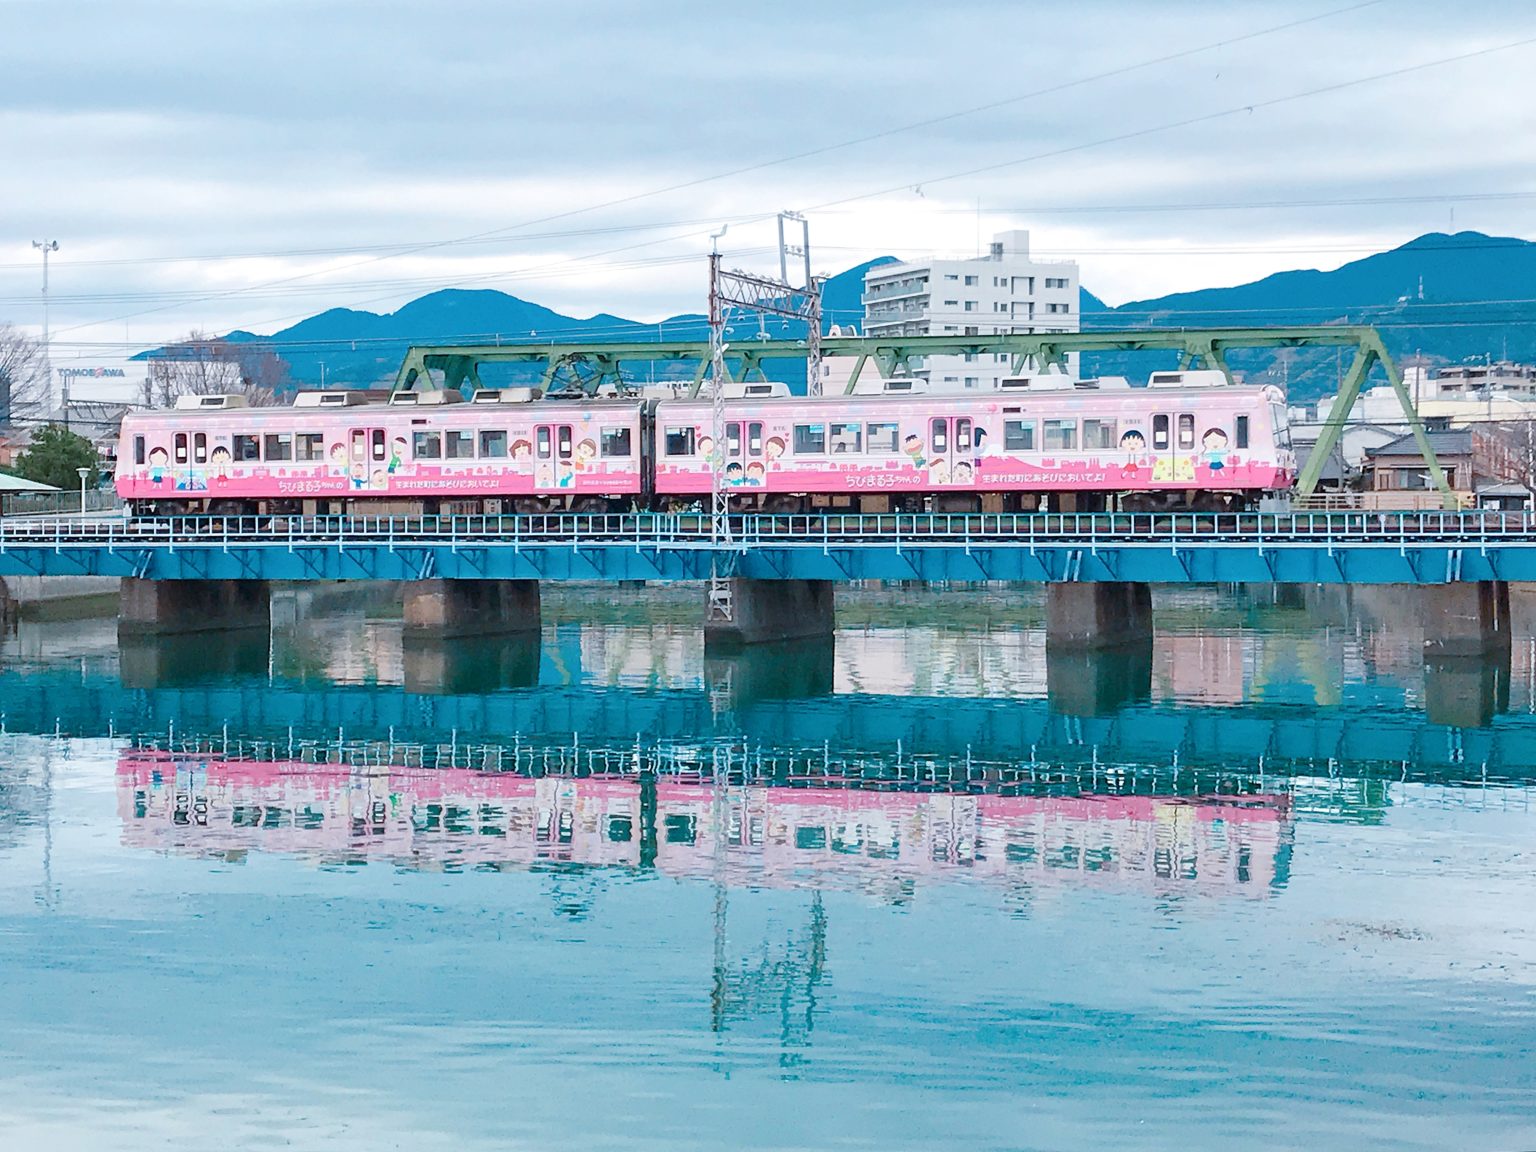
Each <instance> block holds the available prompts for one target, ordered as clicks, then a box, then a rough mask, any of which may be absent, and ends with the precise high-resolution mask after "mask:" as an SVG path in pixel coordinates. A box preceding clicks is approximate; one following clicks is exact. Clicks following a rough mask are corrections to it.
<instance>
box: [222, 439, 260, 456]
mask: <svg viewBox="0 0 1536 1152" xmlns="http://www.w3.org/2000/svg"><path fill="white" fill-rule="evenodd" d="M230 454H231V455H232V456H234V458H235V459H236V460H238V461H251V460H260V459H261V441H260V440H259V439H258V438H257V437H255V436H246V435H242V434H240V433H236V434H235V435H234V436H232V437H230Z"/></svg>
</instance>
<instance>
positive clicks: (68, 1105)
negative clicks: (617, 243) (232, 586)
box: [0, 588, 1536, 1152]
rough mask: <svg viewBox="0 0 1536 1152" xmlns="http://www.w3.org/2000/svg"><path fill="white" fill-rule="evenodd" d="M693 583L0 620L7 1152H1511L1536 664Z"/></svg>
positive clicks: (1526, 1070)
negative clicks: (725, 656)
mask: <svg viewBox="0 0 1536 1152" xmlns="http://www.w3.org/2000/svg"><path fill="white" fill-rule="evenodd" d="M839 596H840V600H839V611H838V620H839V632H838V635H837V637H836V640H835V643H834V644H832V645H810V646H805V645H801V646H796V647H792V648H790V649H788V650H775V651H767V652H761V653H753V654H749V655H747V656H745V657H742V658H739V659H736V660H705V659H704V658H703V655H702V652H701V650H700V641H699V635H698V631H697V627H696V617H697V612H698V608H699V605H700V603H701V596H700V593H699V590H698V589H696V588H693V589H675V590H666V589H648V590H641V591H634V592H628V591H619V592H615V591H612V590H607V589H571V590H568V591H566V592H565V593H563V594H561V595H560V596H559V597H556V596H554V595H551V594H548V593H547V594H546V604H545V627H544V631H543V634H542V636H541V637H539V638H538V639H537V640H510V641H509V640H478V641H475V642H462V643H458V644H448V645H443V644H439V645H423V644H420V643H406V642H404V641H402V637H401V630H400V624H399V619H398V616H399V603H398V595H395V596H393V597H392V596H391V595H390V594H389V592H388V590H381V591H379V592H377V593H375V594H371V595H369V594H364V595H348V594H331V593H326V594H308V593H305V594H298V595H294V594H282V595H280V597H279V599H278V601H277V602H276V603H275V605H274V628H273V632H272V634H271V636H270V637H268V636H267V635H265V634H258V635H256V636H250V635H245V636H224V637H214V638H208V637H203V638H200V639H197V640H193V641H181V642H168V641H161V642H145V641H139V642H135V643H133V644H129V645H127V646H126V647H122V648H120V647H119V645H118V642H117V640H116V637H115V632H114V626H113V622H112V621H110V620H89V619H87V620H74V621H70V620H54V621H23V622H22V623H21V625H20V626H19V628H18V631H17V632H16V634H14V635H13V636H11V637H9V638H8V639H7V640H6V641H5V642H4V644H3V646H0V716H3V724H4V728H3V734H0V965H3V972H4V979H3V980H0V1147H4V1148H8V1149H9V1148H15V1149H31V1148H46V1149H49V1150H50V1152H63V1150H67V1149H77V1148H78V1149H101V1148H113V1149H119V1148H121V1149H141V1148H142V1149H151V1148H153V1149H161V1148H174V1149H205V1148H225V1149H265V1148H323V1149H331V1148H336V1149H369V1150H373V1149H383V1148H408V1149H429V1150H430V1149H455V1150H475V1149H482V1148H484V1149H492V1148H495V1149H507V1148H513V1149H523V1148H526V1149H552V1148H572V1147H574V1148H603V1149H606V1148H616V1149H718V1148H748V1149H812V1148H817V1149H819V1148H870V1149H882V1150H884V1149H931V1148H951V1147H965V1148H969V1149H1005V1148H1006V1149H1016V1148H1083V1147H1136V1148H1153V1149H1158V1148H1170V1149H1171V1148H1179V1149H1187V1148H1230V1147H1246V1148H1255V1147H1257V1148H1349V1149H1360V1148H1378V1147H1379V1148H1469V1149H1471V1148H1477V1149H1489V1148H1528V1147H1532V1146H1536V1051H1533V1046H1536V963H1533V962H1536V929H1533V916H1532V909H1533V908H1536V898H1533V897H1536V883H1533V876H1532V870H1533V865H1536V810H1533V782H1536V713H1533V710H1536V693H1533V681H1536V660H1533V659H1532V653H1533V651H1536V640H1533V639H1532V629H1531V627H1530V625H1529V622H1528V621H1526V620H1525V619H1523V618H1522V619H1520V620H1519V621H1518V624H1519V627H1518V628H1517V631H1518V633H1519V635H1518V636H1517V639H1516V642H1515V646H1514V651H1513V655H1512V657H1511V658H1510V659H1509V660H1507V661H1505V660H1493V661H1478V662H1472V663H1461V664H1454V663H1453V664H1448V665H1436V666H1433V667H1430V668H1426V667H1424V665H1423V661H1422V658H1421V655H1420V649H1421V646H1422V634H1421V632H1420V631H1419V630H1418V628H1417V625H1416V624H1415V623H1414V620H1413V612H1412V604H1411V602H1409V601H1407V600H1399V599H1396V598H1394V596H1393V594H1392V593H1391V592H1390V591H1389V592H1378V593H1365V592H1362V593H1359V594H1357V595H1356V596H1355V597H1353V598H1349V597H1346V596H1343V595H1342V594H1326V593H1323V592H1308V593H1305V594H1302V593H1287V594H1284V595H1282V594H1279V593H1276V592H1275V591H1274V590H1271V589H1236V590H1234V589H1226V590H1223V589H1191V590H1186V591H1180V592H1178V593H1175V594H1169V595H1160V596H1159V598H1158V600H1157V604H1156V622H1157V629H1158V636H1157V639H1156V642H1155V644H1154V645H1153V646H1152V647H1151V648H1150V649H1145V650H1141V651H1132V652H1128V653H1116V654H1113V655H1108V656H1103V657H1097V658H1082V657H1078V658H1059V659H1058V658H1057V657H1056V656H1055V655H1054V654H1053V655H1052V656H1051V657H1049V658H1048V656H1047V654H1046V651H1045V643H1044V634H1043V630H1042V619H1043V613H1042V611H1041V607H1040V601H1039V597H1038V594H1037V593H1034V592H1029V591H1019V590H1002V589H977V588H970V589H952V590H947V591H942V592H938V591H915V590H910V589H889V590H866V591H863V592H854V593H848V594H844V593H841V592H840V593H839Z"/></svg>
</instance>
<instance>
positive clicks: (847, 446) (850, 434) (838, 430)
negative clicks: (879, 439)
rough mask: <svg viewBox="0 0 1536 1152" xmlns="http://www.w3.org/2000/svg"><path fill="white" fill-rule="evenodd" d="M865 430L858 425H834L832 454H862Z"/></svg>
mask: <svg viewBox="0 0 1536 1152" xmlns="http://www.w3.org/2000/svg"><path fill="white" fill-rule="evenodd" d="M863 450H864V429H863V428H862V427H860V426H859V425H857V424H834V425H832V452H833V454H834V455H835V454H837V453H840V452H862V451H863Z"/></svg>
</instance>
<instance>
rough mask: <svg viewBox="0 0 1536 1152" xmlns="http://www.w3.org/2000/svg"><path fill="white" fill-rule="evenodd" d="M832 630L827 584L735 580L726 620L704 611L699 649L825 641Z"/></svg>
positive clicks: (708, 650) (825, 582) (831, 613)
mask: <svg viewBox="0 0 1536 1152" xmlns="http://www.w3.org/2000/svg"><path fill="white" fill-rule="evenodd" d="M835 625H836V619H835V616H834V614H833V609H832V581H830V580H742V579H734V580H732V581H731V618H730V619H729V620H721V619H718V618H716V617H715V615H714V613H712V612H709V611H708V609H706V616H705V620H704V650H705V651H706V652H730V651H733V650H736V649H739V648H743V647H745V646H746V645H749V644H766V643H778V642H780V641H784V640H812V639H817V638H830V637H831V635H832V632H833V629H834V627H835Z"/></svg>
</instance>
